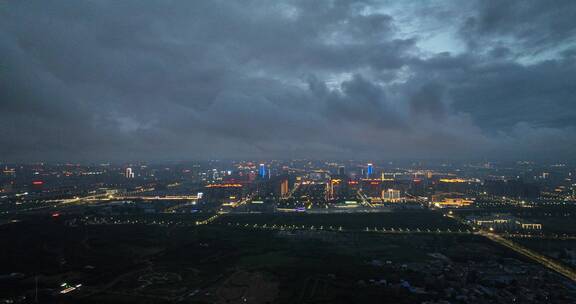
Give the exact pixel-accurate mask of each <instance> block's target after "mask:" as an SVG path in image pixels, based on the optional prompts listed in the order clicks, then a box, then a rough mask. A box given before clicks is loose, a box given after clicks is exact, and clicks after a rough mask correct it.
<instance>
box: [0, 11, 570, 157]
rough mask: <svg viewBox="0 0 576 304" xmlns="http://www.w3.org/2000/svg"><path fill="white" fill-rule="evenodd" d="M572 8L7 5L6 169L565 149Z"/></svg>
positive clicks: (2, 49) (1, 125) (3, 18)
mask: <svg viewBox="0 0 576 304" xmlns="http://www.w3.org/2000/svg"><path fill="white" fill-rule="evenodd" d="M574 12H576V5H575V4H574V1H554V2H552V3H548V2H545V1H517V2H514V1H506V2H502V3H500V2H495V1H477V2H466V3H465V4H463V3H462V2H460V1H454V2H446V1H439V2H435V1H422V2H418V4H415V3H409V2H406V1H388V2H386V1H385V2H382V1H304V0H302V1H264V0H261V1H256V0H250V1H147V2H142V1H135V0H127V1H105V0H100V1H83V2H75V3H71V2H69V1H51V2H49V3H48V2H45V1H35V2H34V1H12V2H9V3H4V4H3V5H2V6H0V108H1V111H0V147H2V148H1V149H0V161H32V160H34V161H36V160H84V161H86V160H136V159H142V160H163V159H206V158H291V157H308V158H377V159H387V158H516V159H524V158H544V157H546V158H549V157H559V158H572V157H573V155H574V153H575V152H576V133H575V131H576V77H575V75H576V39H575V38H574V37H576V21H575V20H574V18H573V13H574Z"/></svg>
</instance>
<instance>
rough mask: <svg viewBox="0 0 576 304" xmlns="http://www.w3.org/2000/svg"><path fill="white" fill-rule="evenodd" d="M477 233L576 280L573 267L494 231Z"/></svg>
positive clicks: (575, 272)
mask: <svg viewBox="0 0 576 304" xmlns="http://www.w3.org/2000/svg"><path fill="white" fill-rule="evenodd" d="M477 234H479V235H482V236H484V237H487V238H488V239H490V240H492V241H494V242H496V243H498V244H500V245H502V246H505V247H508V248H510V249H512V250H514V251H516V252H517V253H520V254H522V255H523V256H525V257H528V258H530V259H532V260H534V261H536V262H538V263H540V264H542V265H544V266H546V267H548V268H549V269H552V270H554V271H556V272H558V273H560V274H562V275H563V276H565V277H567V278H569V279H571V280H572V281H575V282H576V271H574V270H573V269H571V268H569V267H566V266H564V265H562V264H560V263H558V262H556V261H554V260H552V259H550V258H548V257H546V256H544V255H542V254H539V253H537V252H535V251H532V250H530V249H528V248H526V247H523V246H520V245H518V244H516V243H514V242H512V241H510V240H507V239H505V238H503V237H501V236H499V235H497V234H494V233H490V232H484V231H480V232H478V233H477Z"/></svg>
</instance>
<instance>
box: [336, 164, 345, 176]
mask: <svg viewBox="0 0 576 304" xmlns="http://www.w3.org/2000/svg"><path fill="white" fill-rule="evenodd" d="M344 174H346V168H345V167H344V166H340V167H338V175H340V177H343V176H344Z"/></svg>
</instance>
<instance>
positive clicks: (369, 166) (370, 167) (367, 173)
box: [366, 164, 374, 178]
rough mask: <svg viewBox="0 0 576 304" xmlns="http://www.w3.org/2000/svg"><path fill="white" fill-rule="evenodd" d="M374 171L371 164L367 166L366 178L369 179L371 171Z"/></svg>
mask: <svg viewBox="0 0 576 304" xmlns="http://www.w3.org/2000/svg"><path fill="white" fill-rule="evenodd" d="M373 170H374V168H373V166H372V164H368V169H367V170H366V177H368V178H369V177H371V176H372V171H373Z"/></svg>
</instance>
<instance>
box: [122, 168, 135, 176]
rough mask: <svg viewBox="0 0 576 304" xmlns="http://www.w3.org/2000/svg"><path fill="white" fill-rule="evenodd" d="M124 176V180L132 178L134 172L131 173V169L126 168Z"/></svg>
mask: <svg viewBox="0 0 576 304" xmlns="http://www.w3.org/2000/svg"><path fill="white" fill-rule="evenodd" d="M124 175H125V176H126V178H134V172H133V171H132V168H126V172H125V173H124Z"/></svg>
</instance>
